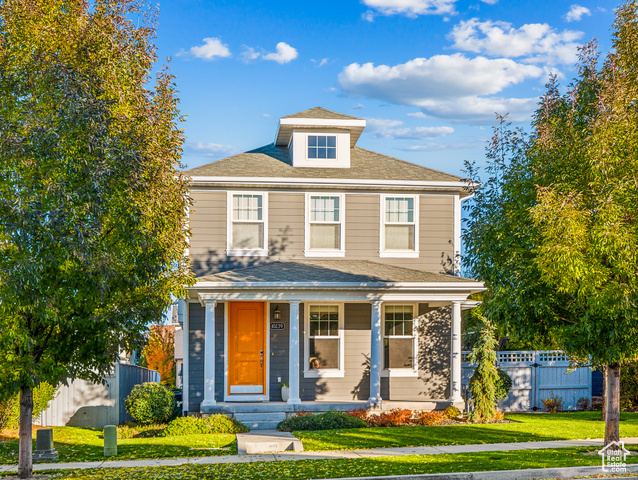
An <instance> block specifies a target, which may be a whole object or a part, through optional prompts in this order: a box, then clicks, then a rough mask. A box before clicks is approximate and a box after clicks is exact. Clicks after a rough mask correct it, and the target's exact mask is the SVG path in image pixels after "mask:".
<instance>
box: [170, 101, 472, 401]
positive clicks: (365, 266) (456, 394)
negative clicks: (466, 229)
mask: <svg viewBox="0 0 638 480" xmlns="http://www.w3.org/2000/svg"><path fill="white" fill-rule="evenodd" d="M365 125H366V122H365V120H362V119H359V118H355V117H352V116H348V115H342V114H339V113H335V112H331V111H328V110H324V109H322V108H313V109H310V110H306V111H304V112H301V113H297V114H294V115H289V116H287V117H283V118H281V119H280V121H279V128H278V131H277V133H276V138H275V141H274V143H272V144H270V145H266V146H264V147H261V148H258V149H256V150H252V151H250V152H246V153H242V154H239V155H235V156H232V157H229V158H226V159H223V160H219V161H216V162H213V163H210V164H207V165H204V166H201V167H197V168H193V169H191V170H189V171H188V172H187V173H188V174H189V175H190V176H191V177H192V187H191V195H192V197H193V200H194V206H193V208H192V210H191V211H190V214H189V216H190V226H191V229H192V238H191V242H190V251H189V254H190V257H191V259H192V267H193V269H194V271H195V274H196V276H197V283H196V284H195V285H194V286H193V287H191V288H190V289H189V292H190V297H189V298H188V299H185V300H182V301H181V302H180V319H181V322H182V324H183V328H184V369H183V372H184V373H183V384H184V394H183V397H184V409H185V411H188V412H203V413H210V412H218V411H222V412H223V411H227V412H232V411H236V410H237V408H236V406H237V403H234V402H248V403H251V402H270V403H271V405H272V408H273V409H275V408H278V409H279V410H280V411H281V410H282V409H283V410H286V409H287V410H288V411H294V410H301V409H305V410H313V409H314V410H319V409H323V410H325V409H327V408H326V405H330V406H331V407H332V408H344V409H345V408H348V409H351V408H353V407H355V406H356V402H359V403H364V404H370V405H373V406H377V407H379V406H382V402H383V401H385V402H386V404H387V403H388V402H392V401H403V402H407V401H410V402H422V403H420V404H419V405H421V407H422V408H435V407H436V408H440V407H443V406H447V405H449V404H461V402H462V399H461V391H460V386H461V337H460V333H461V309H462V308H463V305H464V303H465V302H466V300H467V298H468V296H469V295H470V294H471V293H473V292H477V291H481V290H483V284H482V283H481V282H477V281H474V280H470V279H466V278H461V277H460V276H458V265H457V261H456V259H457V258H458V257H459V254H460V238H461V201H462V200H463V198H465V197H467V196H468V192H467V190H466V184H465V182H464V181H463V180H462V179H461V178H459V177H457V176H454V175H450V174H447V173H443V172H439V171H436V170H432V169H430V168H426V167H422V166H419V165H415V164H412V163H408V162H405V161H402V160H398V159H396V158H392V157H389V156H386V155H382V154H379V153H375V152H371V151H369V150H365V149H363V148H359V147H357V146H356V144H357V140H358V139H359V137H360V135H361V132H362V131H363V129H364V128H365ZM455 269H456V271H455ZM455 274H456V275H455ZM281 382H285V383H288V384H289V392H290V396H289V399H288V400H287V402H286V403H281V402H282V398H281V390H280V383H281ZM302 402H303V404H302ZM326 402H329V403H326ZM317 405H319V406H317ZM313 407H316V408H313ZM264 408H265V407H264V405H261V410H260V411H264Z"/></svg>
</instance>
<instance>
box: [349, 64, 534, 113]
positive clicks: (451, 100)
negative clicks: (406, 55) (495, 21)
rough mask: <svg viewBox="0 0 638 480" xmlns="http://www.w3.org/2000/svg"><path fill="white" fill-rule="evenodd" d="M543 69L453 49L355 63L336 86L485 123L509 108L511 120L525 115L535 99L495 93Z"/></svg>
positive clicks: (425, 111)
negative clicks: (425, 55)
mask: <svg viewBox="0 0 638 480" xmlns="http://www.w3.org/2000/svg"><path fill="white" fill-rule="evenodd" d="M543 74H544V71H543V69H542V68H539V67H537V66H535V65H525V64H521V63H517V62H515V61H513V60H510V59H506V58H500V59H489V58H485V57H476V58H472V59H470V58H467V57H465V56H464V55H463V54H459V53H456V54H453V55H436V56H433V57H430V58H415V59H414V60H410V61H409V62H406V63H403V64H399V65H395V66H388V65H379V66H374V64H372V63H365V64H363V65H360V64H358V63H353V64H351V65H348V66H347V67H345V68H344V69H343V71H342V72H341V73H340V74H339V85H340V87H341V89H342V90H343V92H344V93H345V94H347V95H350V96H363V97H369V98H376V99H379V100H384V101H387V102H390V103H394V104H399V105H413V106H417V107H419V108H420V109H421V111H422V112H423V113H424V114H425V115H428V116H434V117H439V118H445V119H448V120H452V121H463V122H469V123H475V122H488V123H489V122H491V121H493V120H494V112H499V113H508V112H509V113H510V114H511V117H510V118H512V120H515V121H519V120H520V119H523V118H524V117H525V116H528V115H529V114H530V113H531V112H532V111H533V110H534V106H535V104H536V101H537V99H534V98H509V99H508V98H501V97H495V96H493V95H496V94H498V93H500V92H501V91H502V90H503V89H505V88H506V87H510V86H512V85H516V84H519V83H521V82H523V81H525V80H527V79H529V78H539V77H541V76H543Z"/></svg>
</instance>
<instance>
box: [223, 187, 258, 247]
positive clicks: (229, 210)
mask: <svg viewBox="0 0 638 480" xmlns="http://www.w3.org/2000/svg"><path fill="white" fill-rule="evenodd" d="M233 195H261V199H262V200H261V214H262V222H263V224H264V238H263V245H264V248H232V245H233ZM226 255H227V256H229V257H267V256H268V192H263V191H251V190H246V191H235V190H229V191H228V192H226Z"/></svg>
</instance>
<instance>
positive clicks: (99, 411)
mask: <svg viewBox="0 0 638 480" xmlns="http://www.w3.org/2000/svg"><path fill="white" fill-rule="evenodd" d="M104 380H105V383H104V384H99V383H98V384H95V383H90V382H87V381H85V380H74V381H72V382H69V385H68V386H64V385H62V386H61V387H60V389H59V391H58V394H57V395H56V397H55V398H54V399H53V400H52V401H51V403H50V404H49V406H48V408H47V409H46V410H45V411H44V412H42V415H41V416H40V425H42V426H43V427H61V426H65V425H68V426H72V427H94V428H103V427H104V426H105V425H119V424H120V423H124V422H128V421H131V420H132V419H131V417H130V416H129V415H128V413H127V411H126V405H125V404H124V400H125V399H126V397H127V396H128V395H129V393H131V390H133V387H134V386H135V385H137V384H139V383H145V382H159V381H160V374H159V373H158V372H156V371H155V370H149V369H148V368H144V367H140V366H138V365H129V364H126V363H116V364H115V368H114V370H113V374H112V375H109V376H107V377H105V378H104Z"/></svg>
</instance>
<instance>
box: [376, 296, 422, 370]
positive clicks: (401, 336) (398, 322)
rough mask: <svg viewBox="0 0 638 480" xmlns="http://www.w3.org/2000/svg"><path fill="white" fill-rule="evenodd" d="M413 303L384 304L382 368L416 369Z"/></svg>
mask: <svg viewBox="0 0 638 480" xmlns="http://www.w3.org/2000/svg"><path fill="white" fill-rule="evenodd" d="M414 311H415V306H414V305H385V307H384V325H383V337H384V338H383V361H384V368H385V369H386V370H388V371H390V372H392V371H397V370H398V371H403V372H404V373H406V372H410V373H411V372H416V371H417V361H416V360H417V359H416V354H417V328H416V327H417V325H416V323H417V321H416V320H415V315H414Z"/></svg>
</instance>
